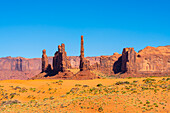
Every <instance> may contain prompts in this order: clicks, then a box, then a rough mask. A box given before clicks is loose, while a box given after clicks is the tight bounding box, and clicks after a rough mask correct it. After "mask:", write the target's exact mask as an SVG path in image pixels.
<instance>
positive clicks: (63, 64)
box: [31, 36, 97, 80]
mask: <svg viewBox="0 0 170 113" xmlns="http://www.w3.org/2000/svg"><path fill="white" fill-rule="evenodd" d="M70 68H71V64H70V61H69V58H68V57H67V53H66V51H65V45H64V44H61V46H60V45H59V46H58V51H57V52H56V53H55V54H54V57H53V67H52V68H51V65H50V64H48V58H47V55H46V50H43V55H42V72H41V73H40V74H38V75H36V76H35V77H33V78H31V79H45V78H50V79H79V80H80V79H82V80H87V79H95V78H97V76H96V75H95V74H93V73H91V72H90V62H89V61H88V60H87V59H86V58H85V57H84V39H83V36H81V51H80V66H79V68H80V71H79V72H78V73H76V74H73V73H72V72H71V71H69V70H68V69H70Z"/></svg>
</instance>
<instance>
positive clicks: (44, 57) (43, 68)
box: [42, 49, 48, 72]
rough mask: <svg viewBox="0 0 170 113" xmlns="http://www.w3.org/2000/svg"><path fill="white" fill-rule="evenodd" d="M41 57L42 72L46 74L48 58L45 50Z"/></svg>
mask: <svg viewBox="0 0 170 113" xmlns="http://www.w3.org/2000/svg"><path fill="white" fill-rule="evenodd" d="M42 52H43V55H42V72H46V71H47V68H48V57H47V55H46V50H45V49H44V50H43V51H42Z"/></svg>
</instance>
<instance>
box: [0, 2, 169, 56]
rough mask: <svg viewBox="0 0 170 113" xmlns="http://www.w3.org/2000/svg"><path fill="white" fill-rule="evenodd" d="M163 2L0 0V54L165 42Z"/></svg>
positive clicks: (91, 51)
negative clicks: (82, 37)
mask: <svg viewBox="0 0 170 113" xmlns="http://www.w3.org/2000/svg"><path fill="white" fill-rule="evenodd" d="M169 5H170V1H169V0H1V1H0V57H5V56H12V57H16V56H22V57H26V58H34V57H41V54H42V50H43V49H46V50H47V55H48V56H53V55H54V53H55V51H57V46H58V45H59V44H61V43H65V45H66V51H67V54H68V55H69V56H78V55H79V54H80V36H81V35H84V40H85V44H84V45H85V56H100V55H112V54H113V53H114V52H118V53H121V52H122V50H123V48H124V47H134V48H135V50H136V51H138V50H140V49H143V48H144V47H146V46H154V47H157V46H165V45H170V7H169Z"/></svg>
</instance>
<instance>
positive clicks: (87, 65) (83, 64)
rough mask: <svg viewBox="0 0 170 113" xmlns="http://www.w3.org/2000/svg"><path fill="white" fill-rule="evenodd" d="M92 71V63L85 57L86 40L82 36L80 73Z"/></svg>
mask: <svg viewBox="0 0 170 113" xmlns="http://www.w3.org/2000/svg"><path fill="white" fill-rule="evenodd" d="M89 69H90V62H89V61H88V60H87V59H86V58H85V57H84V39H83V35H82V36H81V51H80V71H85V70H89Z"/></svg>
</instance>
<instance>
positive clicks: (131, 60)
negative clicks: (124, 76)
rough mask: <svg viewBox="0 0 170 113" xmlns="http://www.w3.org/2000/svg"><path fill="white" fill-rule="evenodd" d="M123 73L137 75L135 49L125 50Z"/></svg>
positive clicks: (123, 54)
mask: <svg viewBox="0 0 170 113" xmlns="http://www.w3.org/2000/svg"><path fill="white" fill-rule="evenodd" d="M121 71H122V72H123V73H125V72H127V73H136V71H137V68H136V52H135V50H134V48H124V49H123V52H122V66H121Z"/></svg>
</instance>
